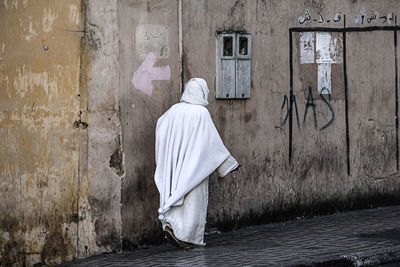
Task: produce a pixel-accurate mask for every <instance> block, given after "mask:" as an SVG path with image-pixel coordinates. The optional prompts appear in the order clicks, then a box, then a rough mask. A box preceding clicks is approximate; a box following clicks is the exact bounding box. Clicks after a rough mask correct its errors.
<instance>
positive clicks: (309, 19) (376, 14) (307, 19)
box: [298, 8, 394, 25]
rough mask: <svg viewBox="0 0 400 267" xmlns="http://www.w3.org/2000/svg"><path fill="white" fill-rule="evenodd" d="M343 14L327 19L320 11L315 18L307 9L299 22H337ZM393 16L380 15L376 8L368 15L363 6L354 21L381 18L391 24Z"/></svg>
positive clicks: (362, 22)
mask: <svg viewBox="0 0 400 267" xmlns="http://www.w3.org/2000/svg"><path fill="white" fill-rule="evenodd" d="M342 16H343V15H342V14H341V13H340V12H339V13H337V14H336V15H335V16H334V17H333V18H332V19H325V18H324V16H323V15H322V14H320V13H318V15H317V16H316V17H315V18H312V16H311V14H310V11H309V10H306V12H305V15H304V16H300V17H299V18H298V22H299V23H300V24H304V23H306V22H313V21H314V22H318V23H319V24H323V23H325V22H327V23H329V22H335V23H336V22H339V21H340V20H341V19H342ZM393 18H394V15H393V13H389V14H388V15H386V16H379V12H378V11H375V10H373V11H371V13H370V15H369V16H368V15H367V12H366V10H365V8H363V9H361V11H360V15H358V16H357V17H355V18H354V20H353V22H354V24H355V25H362V24H364V23H371V22H373V21H375V20H380V22H382V23H387V24H391V23H392V21H393Z"/></svg>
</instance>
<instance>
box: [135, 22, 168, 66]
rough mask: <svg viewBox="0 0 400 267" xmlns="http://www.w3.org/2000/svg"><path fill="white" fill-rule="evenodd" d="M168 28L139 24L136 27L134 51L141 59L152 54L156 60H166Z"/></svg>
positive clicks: (158, 25)
mask: <svg viewBox="0 0 400 267" xmlns="http://www.w3.org/2000/svg"><path fill="white" fill-rule="evenodd" d="M168 31H169V30H168V26H165V25H161V24H141V25H138V26H137V27H136V32H135V37H136V51H137V53H138V54H139V56H140V57H141V58H142V59H143V58H146V57H147V56H148V54H149V53H150V52H153V53H154V55H155V56H156V57H157V58H168V53H169V52H168Z"/></svg>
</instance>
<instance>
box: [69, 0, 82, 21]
mask: <svg viewBox="0 0 400 267" xmlns="http://www.w3.org/2000/svg"><path fill="white" fill-rule="evenodd" d="M79 17H80V16H79V10H78V7H77V6H76V5H70V6H69V22H70V23H72V24H75V25H78V24H79Z"/></svg>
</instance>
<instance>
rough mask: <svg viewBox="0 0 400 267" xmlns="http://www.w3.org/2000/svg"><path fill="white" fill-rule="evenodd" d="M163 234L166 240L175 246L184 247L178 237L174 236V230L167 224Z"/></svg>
mask: <svg viewBox="0 0 400 267" xmlns="http://www.w3.org/2000/svg"><path fill="white" fill-rule="evenodd" d="M164 236H165V238H166V239H167V240H168V242H169V243H171V244H172V245H174V246H175V247H177V248H181V247H184V245H182V242H181V241H179V240H178V238H176V236H175V235H174V232H173V231H172V229H171V228H169V227H168V226H167V227H165V230H164Z"/></svg>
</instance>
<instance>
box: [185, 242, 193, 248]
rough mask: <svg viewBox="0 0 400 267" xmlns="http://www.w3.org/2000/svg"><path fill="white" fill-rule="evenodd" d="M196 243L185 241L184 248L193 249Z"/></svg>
mask: <svg viewBox="0 0 400 267" xmlns="http://www.w3.org/2000/svg"><path fill="white" fill-rule="evenodd" d="M195 246H196V245H195V244H193V243H189V242H184V243H183V248H184V249H192V248H194V247H195Z"/></svg>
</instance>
